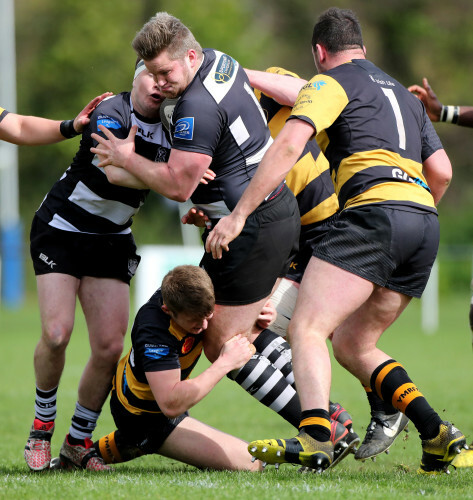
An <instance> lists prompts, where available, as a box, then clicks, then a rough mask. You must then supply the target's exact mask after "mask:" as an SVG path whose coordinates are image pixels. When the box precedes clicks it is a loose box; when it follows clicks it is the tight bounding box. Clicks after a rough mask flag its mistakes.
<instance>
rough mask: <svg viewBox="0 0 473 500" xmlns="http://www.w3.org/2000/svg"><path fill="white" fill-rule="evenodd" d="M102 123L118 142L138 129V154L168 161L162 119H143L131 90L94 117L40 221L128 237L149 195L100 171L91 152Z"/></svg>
mask: <svg viewBox="0 0 473 500" xmlns="http://www.w3.org/2000/svg"><path fill="white" fill-rule="evenodd" d="M99 125H104V126H105V127H106V128H108V129H109V130H110V131H111V132H112V133H113V134H114V135H115V136H116V137H118V138H120V139H124V138H126V137H127V136H128V133H129V131H130V129H131V127H132V126H133V125H137V126H138V132H137V134H136V138H135V151H136V153H138V154H140V155H142V156H144V157H146V158H148V159H149V160H153V161H167V160H168V158H169V153H170V148H171V145H170V142H169V138H168V136H167V135H166V134H167V132H166V131H165V129H164V128H163V126H162V123H161V121H160V120H159V118H158V119H156V120H152V121H151V120H148V119H146V118H144V117H142V116H141V115H139V114H138V113H137V112H136V111H135V110H134V109H133V104H132V102H131V96H130V92H123V93H121V94H118V95H116V96H112V97H109V98H108V99H105V100H104V101H102V102H101V103H100V104H99V105H98V106H97V108H96V109H95V110H94V112H93V113H92V115H91V117H90V124H89V125H87V127H85V129H84V132H83V134H82V139H81V142H80V147H79V151H78V152H77V154H76V156H75V157H74V159H73V161H72V164H71V165H70V167H69V168H68V169H67V170H66V172H65V173H64V174H63V176H62V177H61V178H60V179H59V180H58V181H57V182H56V183H55V184H54V186H53V187H52V189H51V191H49V193H48V194H47V195H46V197H45V199H44V200H43V202H42V204H41V206H40V207H39V209H38V211H37V215H38V217H39V218H40V219H42V220H43V221H44V222H46V223H47V224H49V225H51V226H53V227H55V228H57V229H62V230H65V231H75V232H81V233H91V234H123V233H129V232H130V231H131V230H130V226H131V224H132V217H133V215H135V214H136V213H137V212H138V210H139V209H140V207H141V205H142V204H143V203H144V201H145V199H146V196H147V195H148V193H149V190H141V189H131V188H127V187H122V186H115V185H113V184H111V183H109V182H108V180H107V176H106V175H105V172H104V171H103V169H102V168H99V167H97V165H98V163H99V160H98V158H97V156H96V155H94V154H93V153H91V152H90V148H91V147H92V146H96V145H97V142H96V141H93V140H92V138H91V134H92V132H95V133H97V134H99V135H102V136H103V133H102V132H101V131H100V130H99V129H98V126H99Z"/></svg>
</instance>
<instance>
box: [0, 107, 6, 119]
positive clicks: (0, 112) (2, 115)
mask: <svg viewBox="0 0 473 500" xmlns="http://www.w3.org/2000/svg"><path fill="white" fill-rule="evenodd" d="M7 115H8V111H7V110H6V109H4V108H2V107H0V122H1V121H2V120H3V119H4V118H5V116H7Z"/></svg>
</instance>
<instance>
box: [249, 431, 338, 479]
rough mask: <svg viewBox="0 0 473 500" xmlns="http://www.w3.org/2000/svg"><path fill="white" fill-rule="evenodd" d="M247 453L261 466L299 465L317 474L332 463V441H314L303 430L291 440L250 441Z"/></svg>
mask: <svg viewBox="0 0 473 500" xmlns="http://www.w3.org/2000/svg"><path fill="white" fill-rule="evenodd" d="M248 451H249V452H250V454H251V455H253V457H255V458H257V459H259V460H261V461H262V462H263V465H264V466H265V465H266V464H274V465H276V464H277V465H279V464H282V463H290V464H299V465H303V466H304V467H309V468H310V469H315V471H317V472H322V471H323V470H325V469H327V468H328V467H330V465H331V463H332V461H333V443H332V441H330V440H329V441H324V442H321V441H316V440H315V439H314V438H312V437H310V436H309V435H308V434H307V433H306V432H305V431H304V430H302V431H300V432H299V434H298V435H297V436H296V437H295V438H292V439H264V440H258V441H252V442H251V443H250V444H249V445H248Z"/></svg>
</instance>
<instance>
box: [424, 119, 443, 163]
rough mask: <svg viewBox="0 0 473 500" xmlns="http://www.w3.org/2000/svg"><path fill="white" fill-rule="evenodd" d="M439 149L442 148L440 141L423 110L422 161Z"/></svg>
mask: <svg viewBox="0 0 473 500" xmlns="http://www.w3.org/2000/svg"><path fill="white" fill-rule="evenodd" d="M439 149H443V145H442V142H441V141H440V138H439V136H438V134H437V131H436V130H435V128H434V126H433V125H432V122H431V121H430V118H429V117H428V116H427V113H426V112H425V110H424V125H423V127H422V161H425V160H426V159H427V158H429V157H430V156H432V155H433V154H434V153H435V152H436V151H438V150H439Z"/></svg>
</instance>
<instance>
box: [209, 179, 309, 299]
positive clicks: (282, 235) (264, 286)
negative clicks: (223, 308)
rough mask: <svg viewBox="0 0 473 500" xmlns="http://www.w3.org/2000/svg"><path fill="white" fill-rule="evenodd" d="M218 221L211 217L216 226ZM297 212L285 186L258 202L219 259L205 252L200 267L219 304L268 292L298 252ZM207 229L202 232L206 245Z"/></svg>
mask: <svg viewBox="0 0 473 500" xmlns="http://www.w3.org/2000/svg"><path fill="white" fill-rule="evenodd" d="M217 222H218V220H213V221H212V223H213V225H215V224H216V223H217ZM299 232H300V215H299V208H298V206H297V202H296V199H295V198H294V195H293V194H292V192H291V191H290V190H289V188H288V187H287V186H286V185H284V187H283V190H282V192H281V193H280V194H279V195H278V196H276V197H275V198H274V199H272V200H270V201H267V202H265V203H263V204H262V205H260V206H259V207H258V208H257V209H256V210H255V211H254V212H253V213H252V214H250V216H249V217H248V219H247V220H246V224H245V226H244V228H243V231H242V232H241V233H240V235H239V236H238V237H237V238H236V239H235V240H234V241H232V242H231V243H230V245H229V248H230V250H229V251H228V252H223V256H222V258H221V259H214V258H213V257H212V254H211V253H205V254H204V256H203V258H202V260H201V262H200V266H201V267H203V268H204V269H205V270H206V271H207V273H208V274H209V276H210V278H211V279H212V282H213V285H214V289H215V299H216V303H217V304H221V305H245V304H252V303H254V302H258V301H259V300H262V299H264V298H265V297H268V296H269V295H270V294H271V291H272V289H273V286H274V284H275V282H276V280H277V278H280V277H284V276H285V275H286V273H287V270H288V269H289V264H290V263H291V260H292V257H293V255H295V253H296V252H297V249H298V242H299ZM207 235H208V230H206V231H205V232H204V234H203V235H202V239H203V241H204V244H205V240H206V239H207Z"/></svg>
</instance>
